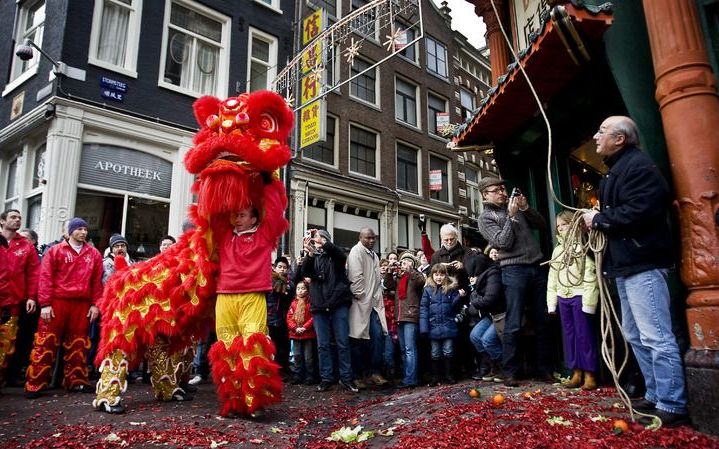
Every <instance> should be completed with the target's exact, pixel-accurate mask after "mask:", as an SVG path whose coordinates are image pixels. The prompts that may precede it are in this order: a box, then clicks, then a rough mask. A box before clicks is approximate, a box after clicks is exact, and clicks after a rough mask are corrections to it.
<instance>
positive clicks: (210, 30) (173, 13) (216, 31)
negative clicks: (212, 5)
mask: <svg viewBox="0 0 719 449" xmlns="http://www.w3.org/2000/svg"><path fill="white" fill-rule="evenodd" d="M165 20H166V28H165V36H164V38H165V43H164V45H163V54H162V67H161V73H162V78H161V81H160V85H161V86H163V87H168V88H170V89H173V90H177V91H179V92H182V93H185V94H188V95H192V96H195V97H199V96H200V95H204V94H215V95H218V96H221V97H224V96H225V92H226V90H227V46H228V45H229V25H230V19H229V17H227V16H223V15H220V14H219V13H217V12H215V11H212V10H210V9H208V8H206V7H204V6H201V5H199V4H198V3H195V2H190V1H189V0H176V1H173V2H171V3H170V6H169V12H168V13H167V14H166V17H165Z"/></svg>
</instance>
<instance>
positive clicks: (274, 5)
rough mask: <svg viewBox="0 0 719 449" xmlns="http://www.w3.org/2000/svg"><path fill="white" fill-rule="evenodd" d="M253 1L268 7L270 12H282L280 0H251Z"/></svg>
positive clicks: (280, 13)
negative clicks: (265, 0)
mask: <svg viewBox="0 0 719 449" xmlns="http://www.w3.org/2000/svg"><path fill="white" fill-rule="evenodd" d="M252 1H253V2H255V3H257V4H258V5H260V6H263V7H265V8H267V9H269V10H270V11H272V12H275V13H277V14H279V15H282V14H284V12H283V11H282V8H280V0H269V3H268V2H264V1H262V0H252Z"/></svg>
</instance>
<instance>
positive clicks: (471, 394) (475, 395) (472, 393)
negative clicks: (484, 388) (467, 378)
mask: <svg viewBox="0 0 719 449" xmlns="http://www.w3.org/2000/svg"><path fill="white" fill-rule="evenodd" d="M480 396H482V393H481V392H480V391H479V390H477V389H476V388H472V389H470V390H469V397H470V398H472V399H477V398H478V397H480Z"/></svg>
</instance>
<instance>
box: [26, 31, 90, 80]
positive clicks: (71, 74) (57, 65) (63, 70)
mask: <svg viewBox="0 0 719 449" xmlns="http://www.w3.org/2000/svg"><path fill="white" fill-rule="evenodd" d="M33 48H35V49H37V51H39V52H40V54H42V55H43V56H45V57H46V58H47V59H48V60H49V61H50V62H52V65H53V66H54V69H53V71H52V72H53V73H54V74H55V76H59V75H63V76H66V77H68V78H70V79H74V80H78V81H85V71H84V70H81V69H77V68H75V67H70V66H68V65H67V64H65V63H64V62H62V61H55V60H54V59H52V57H51V56H50V55H48V54H47V53H46V52H45V51H44V50H43V49H42V48H40V47H39V46H38V45H37V44H35V42H33V41H32V40H30V39H25V40H24V41H23V43H22V44H20V45H18V46H17V47H16V48H15V56H17V57H18V58H20V59H22V60H23V61H29V60H30V59H32V58H33V55H34V54H35V53H34V52H33V51H32V49H33Z"/></svg>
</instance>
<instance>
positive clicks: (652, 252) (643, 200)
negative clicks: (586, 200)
mask: <svg viewBox="0 0 719 449" xmlns="http://www.w3.org/2000/svg"><path fill="white" fill-rule="evenodd" d="M594 140H595V142H596V144H597V150H596V151H597V154H598V155H600V156H602V157H603V158H604V163H605V164H606V165H607V166H608V167H609V172H608V173H607V174H606V175H605V176H604V177H603V178H602V181H601V183H600V185H599V200H600V205H601V211H591V212H587V213H585V214H584V223H585V224H586V225H587V227H590V228H593V229H599V230H601V231H602V232H604V234H605V235H606V236H607V249H606V252H605V257H604V263H603V265H602V272H603V274H604V275H605V276H607V277H611V278H614V279H615V281H616V285H617V292H618V294H619V299H620V303H621V306H622V328H623V330H624V336H625V338H626V339H627V341H628V342H629V344H630V345H631V346H632V350H633V351H634V354H635V356H636V358H637V361H638V363H639V368H640V369H641V371H642V375H643V376H644V381H645V384H646V387H647V391H646V394H645V395H644V399H642V400H639V401H636V402H635V403H634V404H633V406H634V408H635V409H637V410H639V411H643V412H649V413H651V414H653V415H657V416H659V418H661V420H662V423H663V425H664V426H666V427H674V426H678V425H681V424H688V422H689V420H688V416H687V393H686V387H685V382H684V372H683V367H682V359H681V356H680V354H679V346H678V345H677V342H676V338H675V337H674V334H673V333H672V319H671V313H670V301H671V297H670V296H669V289H668V287H667V282H666V278H667V273H668V271H669V270H668V268H669V267H671V266H672V265H673V263H674V254H673V251H672V246H673V245H674V242H673V241H672V239H671V238H670V236H671V235H672V233H671V232H670V230H669V224H668V222H667V209H668V206H669V202H670V201H671V198H670V193H669V186H668V184H667V182H666V180H665V179H664V177H663V176H662V174H661V173H660V172H659V170H658V169H657V167H656V165H655V164H654V162H653V161H652V160H651V159H650V158H649V156H647V155H646V154H645V153H644V152H642V151H641V150H640V149H639V147H638V145H639V132H638V130H637V126H636V124H635V123H634V121H632V119H630V118H629V117H623V116H614V117H609V118H607V119H606V120H604V122H603V123H602V125H601V126H600V127H599V131H597V133H596V134H595V135H594Z"/></svg>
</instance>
